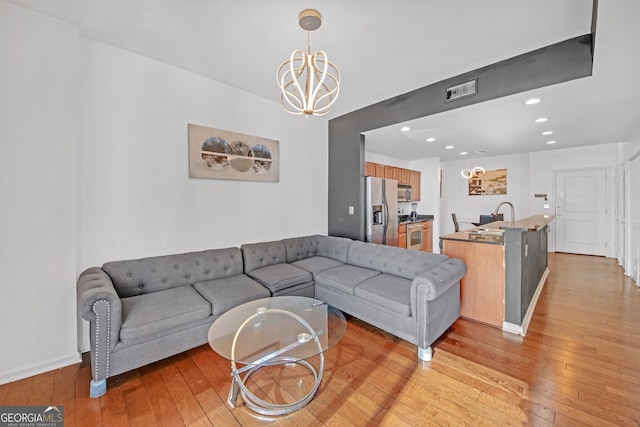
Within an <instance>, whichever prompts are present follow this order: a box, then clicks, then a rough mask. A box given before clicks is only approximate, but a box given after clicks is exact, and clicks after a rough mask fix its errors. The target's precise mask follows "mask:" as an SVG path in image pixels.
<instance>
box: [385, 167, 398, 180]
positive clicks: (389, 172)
mask: <svg viewBox="0 0 640 427" xmlns="http://www.w3.org/2000/svg"><path fill="white" fill-rule="evenodd" d="M384 177H385V178H387V179H397V178H396V168H395V167H393V166H385V167H384Z"/></svg>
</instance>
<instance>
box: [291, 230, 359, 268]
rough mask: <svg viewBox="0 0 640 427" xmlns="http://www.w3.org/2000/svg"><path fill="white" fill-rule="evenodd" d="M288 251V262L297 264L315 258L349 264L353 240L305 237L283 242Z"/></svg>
mask: <svg viewBox="0 0 640 427" xmlns="http://www.w3.org/2000/svg"><path fill="white" fill-rule="evenodd" d="M282 242H283V243H284V246H285V248H286V251H287V262H289V263H291V262H296V261H300V260H302V259H306V258H310V257H313V256H323V257H326V258H332V259H335V260H338V261H340V262H345V263H346V262H347V251H348V250H349V245H350V244H351V242H353V240H351V239H349V238H346V237H334V236H320V235H314V236H305V237H295V238H291V239H284V240H282Z"/></svg>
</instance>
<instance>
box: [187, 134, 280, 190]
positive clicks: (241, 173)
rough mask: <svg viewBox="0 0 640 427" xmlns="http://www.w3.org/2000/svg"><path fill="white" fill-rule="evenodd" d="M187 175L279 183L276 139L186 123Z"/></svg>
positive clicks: (278, 154)
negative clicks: (187, 125)
mask: <svg viewBox="0 0 640 427" xmlns="http://www.w3.org/2000/svg"><path fill="white" fill-rule="evenodd" d="M188 129H189V176H190V177H191V178H208V179H235V180H243V181H267V182H278V180H279V178H280V173H279V171H280V151H279V144H278V141H275V140H273V139H267V138H262V137H259V136H252V135H245V134H242V133H237V132H232V131H228V130H223V129H214V128H209V127H205V126H199V125H194V124H189V127H188Z"/></svg>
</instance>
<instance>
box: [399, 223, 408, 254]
mask: <svg viewBox="0 0 640 427" xmlns="http://www.w3.org/2000/svg"><path fill="white" fill-rule="evenodd" d="M398 247H399V248H405V249H406V248H407V224H401V225H399V226H398Z"/></svg>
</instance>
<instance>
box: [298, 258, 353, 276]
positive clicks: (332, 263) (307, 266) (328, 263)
mask: <svg viewBox="0 0 640 427" xmlns="http://www.w3.org/2000/svg"><path fill="white" fill-rule="evenodd" d="M291 265H295V266H296V267H299V268H301V269H303V270H307V271H310V272H312V273H317V272H318V271H322V270H326V269H328V268H333V267H337V266H339V265H344V264H343V263H341V262H340V261H336V260H335V259H331V258H325V257H323V256H312V257H311V258H307V259H301V260H300V261H296V262H294V263H292V264H291Z"/></svg>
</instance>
